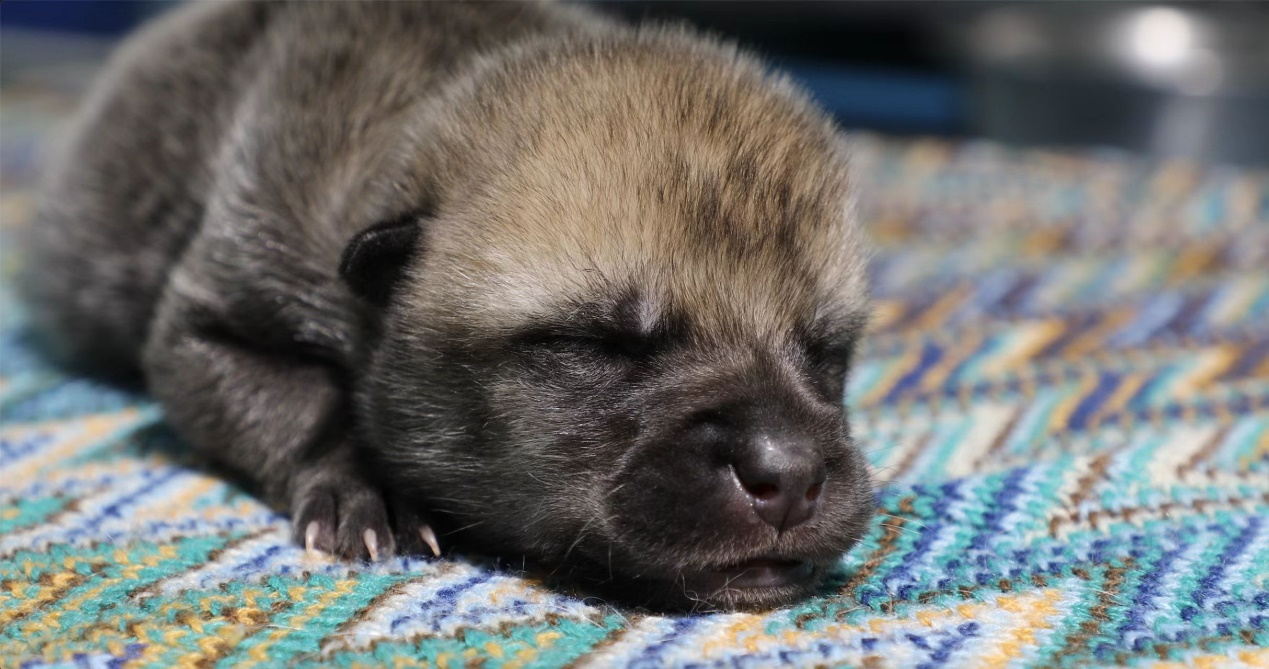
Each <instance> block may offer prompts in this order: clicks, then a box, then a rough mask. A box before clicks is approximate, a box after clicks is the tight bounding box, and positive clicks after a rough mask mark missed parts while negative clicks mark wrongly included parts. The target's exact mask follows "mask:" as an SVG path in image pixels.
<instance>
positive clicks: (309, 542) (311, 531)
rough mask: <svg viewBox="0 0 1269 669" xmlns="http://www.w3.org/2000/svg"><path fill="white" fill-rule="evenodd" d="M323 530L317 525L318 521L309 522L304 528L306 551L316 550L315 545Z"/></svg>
mask: <svg viewBox="0 0 1269 669" xmlns="http://www.w3.org/2000/svg"><path fill="white" fill-rule="evenodd" d="M321 529H322V528H321V526H320V525H318V524H317V521H316V520H310V521H308V525H305V526H304V550H306V551H313V550H316V548H314V546H313V544H315V543H317V533H318V532H320V531H321Z"/></svg>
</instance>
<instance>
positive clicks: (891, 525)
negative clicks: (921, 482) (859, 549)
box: [837, 495, 916, 617]
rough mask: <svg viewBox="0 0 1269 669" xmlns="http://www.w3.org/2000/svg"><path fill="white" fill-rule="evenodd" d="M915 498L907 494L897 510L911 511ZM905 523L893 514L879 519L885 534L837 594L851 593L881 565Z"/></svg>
mask: <svg viewBox="0 0 1269 669" xmlns="http://www.w3.org/2000/svg"><path fill="white" fill-rule="evenodd" d="M915 499H916V497H915V496H914V495H909V496H907V497H904V498H903V499H901V500H899V510H900V511H902V512H904V513H913V512H914V508H913V506H912V502H913V501H914V500H915ZM905 523H906V520H905V519H903V518H896V517H894V516H886V517H885V519H884V520H882V521H881V526H882V527H883V528H885V534H883V535H882V537H881V540H880V541H878V542H877V548H876V549H875V550H873V552H872V553H871V554H870V555H869V556H868V559H867V560H864V563H863V564H862V565H860V567H859V569H858V571H856V572H855V573H854V574H853V575H851V577H850V580H848V581H847V582H846V584H845V585H843V586H842V587H841V588H838V590H837V592H838V594H842V595H848V596H849V595H851V593H853V592H854V591H855V588H858V587H859V585H860V584H861V583H863V582H864V581H866V580H867V579H868V577H869V576H871V575H872V573H873V572H874V571H876V569H877V567H878V566H880V565H881V562H882V561H883V560H885V559H886V556H887V555H890V554H891V553H893V552H894V551H895V548H896V544H897V543H898V541H899V536H900V535H901V534H902V533H903V532H902V530H903V526H904V524H905ZM848 611H849V609H844V610H843V611H842V612H841V614H839V617H840V616H841V615H844V614H845V613H846V612H848Z"/></svg>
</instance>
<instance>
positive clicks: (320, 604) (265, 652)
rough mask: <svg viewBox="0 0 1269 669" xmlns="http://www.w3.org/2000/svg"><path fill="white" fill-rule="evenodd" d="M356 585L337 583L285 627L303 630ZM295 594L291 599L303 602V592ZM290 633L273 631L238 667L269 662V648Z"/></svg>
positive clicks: (355, 583)
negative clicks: (306, 624)
mask: <svg viewBox="0 0 1269 669" xmlns="http://www.w3.org/2000/svg"><path fill="white" fill-rule="evenodd" d="M356 585H357V581H356V580H343V581H339V582H338V583H337V584H336V585H335V588H334V589H333V590H328V591H327V592H325V593H324V594H322V595H321V596H320V597H318V598H317V601H316V602H314V603H313V604H312V605H310V606H309V607H308V608H307V609H305V610H304V612H303V613H301V614H299V615H296V616H293V617H291V618H290V619H289V621H288V624H287V627H295V628H300V629H303V627H304V623H306V622H308V621H309V620H311V619H312V618H314V617H316V616H317V614H319V613H321V611H322V610H323V609H325V608H327V607H328V606H330V605H331V604H332V603H333V602H335V601H336V600H338V599H340V598H341V597H344V596H345V595H347V594H348V593H350V592H352V591H353V588H354V587H356ZM296 594H299V595H300V596H299V597H293V598H292V599H293V600H294V601H303V599H304V597H303V592H300V593H296ZM291 632H292V630H290V629H275V630H273V632H271V633H270V634H269V636H268V637H267V638H266V639H265V640H264V641H263V642H261V643H260V644H258V645H257V646H256V647H254V648H252V649H251V650H250V651H248V652H247V655H248V657H249V658H250V659H249V660H248V661H246V662H244V663H242V664H239V666H244V667H250V666H255V665H258V664H261V663H264V662H268V661H269V647H270V646H272V645H273V644H275V643H277V642H278V641H280V640H282V638H284V637H286V636H287V635H288V634H290V633H291Z"/></svg>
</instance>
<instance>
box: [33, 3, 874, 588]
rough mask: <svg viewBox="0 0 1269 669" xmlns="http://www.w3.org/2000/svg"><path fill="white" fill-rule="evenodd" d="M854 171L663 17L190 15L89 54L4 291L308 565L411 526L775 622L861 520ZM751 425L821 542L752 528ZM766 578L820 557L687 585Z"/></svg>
mask: <svg viewBox="0 0 1269 669" xmlns="http://www.w3.org/2000/svg"><path fill="white" fill-rule="evenodd" d="M315 36H321V39H315ZM849 184H850V179H849V175H848V173H847V160H846V156H845V153H844V149H843V145H842V142H841V139H840V137H839V134H838V132H837V131H836V129H835V128H834V127H833V125H832V123H831V122H830V120H829V119H828V118H826V117H825V116H824V115H823V114H822V113H821V112H819V111H818V110H816V109H815V108H814V107H813V106H812V105H810V104H809V103H808V101H807V100H806V98H805V96H804V95H803V94H801V93H800V92H798V91H797V90H795V89H794V88H792V87H791V86H789V85H788V84H786V83H785V82H783V81H782V80H780V79H778V78H774V77H772V76H770V75H769V74H768V73H766V72H765V71H764V70H763V68H762V67H761V66H760V65H759V64H758V63H756V62H755V61H754V60H752V59H751V58H749V57H747V56H744V55H743V54H740V53H738V52H737V51H736V50H735V49H734V48H733V47H731V46H728V45H724V44H720V43H718V42H716V41H714V40H711V39H706V38H702V37H700V36H698V35H695V34H693V33H691V32H689V31H686V30H682V29H668V28H631V27H625V26H617V25H612V24H609V23H607V22H606V21H604V20H601V19H598V18H596V17H593V16H590V15H588V14H584V13H582V12H580V11H578V10H576V9H570V8H563V7H556V6H550V5H538V4H491V5H483V4H480V5H477V4H457V3H443V4H435V5H433V4H415V3H367V4H360V3H358V4H344V3H295V4H288V3H280V2H278V3H263V4H250V3H228V4H225V3H210V4H207V5H196V6H194V7H192V8H189V9H185V10H181V11H179V12H177V13H175V14H173V15H172V16H169V17H166V18H165V19H163V20H161V21H159V22H157V23H156V24H154V25H152V26H150V27H148V28H147V29H145V30H144V31H143V32H141V33H140V34H138V35H137V36H135V37H134V38H133V39H132V40H131V41H130V42H129V43H127V44H126V45H125V46H124V47H123V48H122V49H121V51H120V52H119V53H118V54H117V56H116V57H115V58H114V59H113V61H112V63H111V65H110V67H109V68H108V69H107V72H106V74H105V75H103V77H102V79H101V81H100V83H99V85H98V86H97V87H96V89H95V92H94V94H93V95H92V96H91V98H90V99H89V101H88V102H87V103H86V105H85V108H84V111H83V113H82V115H81V117H80V121H79V123H78V125H77V126H76V128H75V129H74V131H73V133H72V134H71V135H70V137H69V140H68V142H67V144H66V146H65V147H63V149H62V151H61V152H60V155H59V156H58V157H57V159H56V160H55V161H54V162H53V164H52V167H51V169H50V171H49V173H48V175H47V179H46V180H45V186H44V189H43V197H42V199H41V201H40V206H39V211H38V220H37V224H36V225H35V226H33V235H32V237H31V239H30V246H31V262H30V267H31V272H30V273H29V274H28V276H27V278H26V280H25V281H24V286H25V288H26V292H27V293H28V296H29V297H30V301H31V303H32V305H33V309H34V311H35V315H36V322H37V323H38V325H39V326H40V328H41V329H42V330H43V332H44V333H45V335H46V337H47V339H48V340H49V342H50V345H51V348H52V349H53V350H54V351H55V352H57V353H58V354H60V355H61V356H62V357H64V358H66V359H68V360H70V361H72V362H78V363H80V364H85V365H89V366H93V367H95V368H96V369H98V370H100V371H103V372H106V373H109V374H112V375H115V376H125V377H126V376H139V377H140V378H142V379H143V380H144V382H145V383H146V385H147V387H148V388H149V389H150V390H151V391H152V392H153V393H154V394H155V395H156V397H158V398H159V400H160V401H161V402H162V403H163V406H164V407H165V410H166V412H167V414H168V417H169V420H170V422H171V423H172V425H173V426H174V427H175V429H176V430H177V431H178V432H179V433H180V434H181V435H182V436H183V437H184V438H185V439H186V440H187V441H188V442H189V443H190V444H191V446H192V447H194V448H196V449H198V450H200V451H202V452H204V453H206V454H208V455H210V456H211V457H213V458H215V459H216V460H218V461H219V462H221V463H223V464H225V465H228V466H230V467H233V468H235V469H237V470H238V471H240V472H242V473H243V474H244V475H245V476H246V477H247V478H248V479H250V480H251V481H253V482H254V483H256V484H258V485H259V488H260V492H261V494H262V495H263V496H265V498H266V499H268V500H270V501H271V502H272V503H273V504H275V505H276V506H277V507H278V508H279V509H282V510H285V511H288V512H290V513H291V514H292V515H293V516H294V518H295V526H296V535H297V539H299V540H301V541H306V542H308V543H309V544H311V545H313V546H315V547H317V548H322V549H325V550H329V551H332V552H335V553H338V554H340V555H344V556H347V557H374V556H375V555H382V554H385V553H389V552H392V551H394V550H397V551H425V550H426V547H425V546H424V544H423V543H422V542H421V540H420V537H421V536H422V535H420V530H421V529H422V528H424V527H427V526H430V527H434V528H436V529H437V530H439V531H440V532H441V534H442V539H443V541H445V542H446V543H448V542H450V541H457V542H460V543H464V544H466V545H470V546H473V547H478V548H481V549H485V550H490V551H496V552H498V553H499V554H502V555H508V554H511V553H517V554H519V553H522V554H525V555H527V556H529V557H531V558H533V559H535V560H537V561H540V562H542V563H545V564H548V565H554V566H556V568H558V567H560V566H564V565H567V566H569V571H570V572H574V571H575V572H576V574H577V575H578V577H579V578H582V579H587V580H590V581H592V582H594V583H596V584H599V585H601V586H602V587H604V588H605V589H609V590H611V591H613V592H615V593H618V594H624V595H625V596H627V597H631V598H633V597H635V595H634V594H633V593H638V595H637V596H638V598H639V599H640V600H641V601H647V602H650V603H654V604H658V605H685V604H688V603H692V602H706V603H708V604H714V605H724V606H733V605H738V606H761V605H770V604H777V603H781V602H785V601H788V600H789V599H791V598H793V597H796V596H800V595H803V594H806V593H808V592H810V591H811V590H812V589H813V588H814V587H815V584H816V583H817V582H818V580H819V578H820V577H821V576H822V574H823V571H824V568H825V567H826V566H827V565H829V564H830V563H832V562H833V561H834V560H835V559H836V558H837V556H838V555H840V553H841V552H842V551H844V550H846V549H848V548H849V547H850V545H851V544H852V543H853V542H854V541H855V540H856V539H857V538H858V536H859V535H860V533H861V531H862V528H863V526H864V524H865V523H866V521H867V518H868V515H869V512H870V509H871V500H870V492H869V486H868V481H867V474H866V469H865V467H864V464H863V462H862V459H861V458H860V456H859V454H858V451H857V449H855V448H854V446H853V444H852V442H851V439H850V435H849V429H848V423H847V420H846V416H845V414H844V410H843V409H842V406H841V401H840V400H841V393H842V380H843V377H844V375H845V372H846V365H847V363H848V360H849V357H850V354H851V352H852V350H853V347H854V345H855V342H856V340H857V338H858V337H859V336H860V334H861V330H862V326H863V323H864V320H865V318H866V314H867V300H866V287H865V285H864V264H865V258H864V254H863V242H862V240H861V239H860V236H859V233H858V230H857V227H856V225H855V222H854V220H853V217H852V211H851V196H850V191H849ZM757 432H761V433H762V434H781V435H788V434H796V435H798V438H799V439H804V440H806V441H807V442H808V443H813V444H814V447H815V448H816V449H817V452H818V453H820V454H821V456H822V458H823V460H824V462H825V466H826V467H827V472H828V479H827V481H826V483H825V484H824V488H823V493H822V497H821V498H820V500H819V506H818V511H817V513H816V514H815V515H814V517H813V518H811V520H809V521H807V522H805V523H803V524H801V525H799V526H797V527H793V528H790V529H787V530H784V531H777V530H776V529H774V528H772V527H770V526H767V525H763V524H761V523H757V524H753V523H746V522H745V521H744V518H745V514H748V513H750V512H749V511H747V510H746V509H745V508H738V507H737V504H739V502H737V501H736V498H735V495H734V490H730V489H729V488H728V487H727V485H725V484H723V483H720V480H721V479H719V476H720V475H719V474H718V471H719V468H720V467H721V466H722V465H720V463H721V462H723V461H725V460H726V459H727V458H729V457H732V456H730V455H728V453H729V451H728V448H730V446H729V444H732V443H734V442H739V441H743V440H745V439H747V438H748V436H749V435H752V434H755V433H757ZM720 458H721V460H720ZM742 506H743V505H742ZM737 519H740V520H737ZM367 530H369V531H370V532H371V534H368V533H367ZM760 556H761V557H766V558H773V559H790V560H792V559H796V560H806V561H808V562H810V563H811V564H812V565H813V569H812V570H811V573H810V574H809V575H807V576H806V577H805V578H801V579H799V580H798V581H797V582H796V583H785V584H781V585H779V586H778V587H766V588H740V589H737V588H728V587H714V586H712V585H708V584H706V585H700V586H698V585H696V581H695V580H694V574H698V573H704V572H708V571H709V570H717V569H721V568H724V567H727V566H732V565H736V564H738V563H741V562H743V561H745V560H749V559H752V558H755V557H760ZM702 583H705V582H704V581H703V582H702Z"/></svg>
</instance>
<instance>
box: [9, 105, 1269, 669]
mask: <svg viewBox="0 0 1269 669" xmlns="http://www.w3.org/2000/svg"><path fill="white" fill-rule="evenodd" d="M69 102H70V100H69V99H68V97H67V96H66V95H64V94H56V93H51V92H48V91H39V90H35V91H32V90H27V91H25V92H23V91H14V90H8V91H6V92H5V97H4V98H3V101H2V107H0V113H2V115H3V144H2V145H0V159H2V163H0V165H2V166H3V175H4V179H3V191H2V199H0V206H2V210H0V211H2V212H3V223H4V231H5V232H6V233H12V231H13V229H14V228H16V227H18V226H21V225H24V224H26V222H27V221H28V220H29V219H30V214H31V200H30V195H29V188H30V183H31V180H32V178H33V176H34V170H33V168H32V159H31V156H32V147H33V146H34V145H35V143H36V142H37V141H38V140H39V138H40V137H42V136H46V135H47V134H48V133H49V129H50V128H52V127H56V126H55V125H52V124H53V123H54V122H55V121H56V120H57V119H58V118H59V117H60V116H62V115H63V114H64V112H65V111H66V110H67V109H68V107H69ZM854 145H855V150H856V157H855V161H854V170H855V176H856V179H857V180H858V181H859V186H860V193H861V197H862V201H861V203H860V205H861V212H862V214H863V215H864V216H865V218H866V221H867V224H868V226H869V228H870V230H871V232H872V234H873V236H874V238H875V240H876V243H877V245H878V247H879V253H878V256H877V261H876V265H875V268H874V273H873V274H874V277H873V278H874V283H875V291H876V295H877V298H878V310H877V314H876V318H875V320H874V322H873V328H872V333H871V336H870V338H869V340H868V344H867V345H866V346H865V347H864V349H863V351H862V360H861V361H860V362H859V364H858V365H857V367H856V369H855V371H854V373H853V375H852V377H851V380H850V384H849V399H848V401H849V403H850V404H851V406H852V410H853V416H854V421H855V423H854V424H855V429H856V432H857V435H858V436H859V438H860V440H861V442H862V443H863V444H864V449H865V450H866V451H867V453H868V455H869V458H870V460H871V461H872V463H873V464H874V466H875V467H876V470H877V478H878V481H879V482H880V485H879V489H878V493H877V505H878V515H877V517H876V520H875V521H874V523H873V525H872V527H871V530H870V531H869V533H868V534H867V536H866V538H865V539H864V540H863V542H862V544H861V545H859V546H858V547H857V548H856V549H855V550H854V551H852V552H851V553H850V554H848V555H846V556H844V557H843V558H842V560H841V563H840V566H839V568H838V569H837V571H836V573H835V575H834V577H833V579H832V581H831V583H830V584H829V585H828V587H826V588H825V589H824V591H823V592H822V593H821V594H820V595H819V596H817V597H815V598H813V599H810V600H807V601H804V602H801V603H798V604H796V605H794V606H791V607H788V608H784V609H779V610H775V611H769V612H766V613H724V614H698V615H655V614H650V613H647V612H640V611H633V610H626V609H623V608H621V607H616V606H612V605H610V604H609V603H605V602H601V601H595V600H578V599H573V598H570V597H569V596H567V595H565V594H562V593H560V592H558V591H554V590H551V589H548V588H546V587H544V586H543V585H541V584H540V583H539V582H537V581H535V580H534V579H533V577H531V576H529V575H526V574H522V573H518V572H517V571H516V570H498V569H494V568H491V567H489V566H488V565H486V564H483V563H481V562H479V561H478V560H474V559H455V558H451V559H445V560H441V561H437V562H427V561H422V560H417V559H405V558H398V559H393V560H389V561H386V562H381V563H376V564H346V563H340V562H336V561H333V560H331V559H327V558H324V557H321V556H318V555H311V554H306V553H305V552H304V551H303V550H302V549H300V548H298V547H297V546H294V545H292V543H291V541H290V538H289V534H290V533H289V529H288V523H287V520H286V519H285V518H283V517H281V516H279V515H277V514H275V513H273V512H271V511H270V510H268V509H267V508H266V507H265V506H263V505H262V504H261V503H259V502H258V501H257V500H255V499H253V498H252V497H250V496H249V495H247V494H246V493H244V492H242V491H241V490H239V489H238V488H236V487H235V486H234V485H233V484H231V483H228V482H226V481H224V480H223V479H221V478H218V477H217V476H215V475H214V474H213V473H210V472H209V470H208V469H207V468H205V467H204V466H203V465H202V464H200V463H199V462H197V461H194V460H192V459H191V458H190V456H189V455H188V454H187V453H186V452H185V451H184V450H183V449H182V448H181V446H180V443H179V442H178V440H177V439H176V438H175V437H173V436H172V434H171V433H170V431H169V430H168V429H166V428H165V426H164V422H163V415H162V413H161V412H160V410H159V409H158V408H157V407H156V406H155V405H154V404H153V403H152V402H151V401H150V400H148V399H147V398H146V397H144V396H139V395H135V394H129V393H127V392H124V391H121V390H119V389H116V388H112V387H108V386H104V385H100V384H97V383H94V382H90V381H88V380H85V379H82V378H76V377H75V376H70V375H67V374H66V373H64V372H61V371H58V370H57V369H55V368H53V367H51V366H50V365H49V364H47V363H46V362H45V361H43V360H41V359H40V358H39V357H38V356H37V354H36V353H35V352H34V350H33V347H32V346H31V341H30V337H31V335H30V334H29V333H28V332H27V331H26V330H25V329H24V327H23V322H22V314H21V308H20V306H19V305H17V304H16V302H14V300H13V298H12V296H11V295H10V294H9V293H8V292H7V289H6V291H5V292H4V294H3V297H2V298H0V299H3V304H2V305H0V308H2V309H3V318H4V321H3V328H2V331H0V665H2V666H4V667H53V666H59V667H61V666H91V667H106V666H110V667H117V666H126V667H177V666H181V667H185V666H190V667H192V666H200V667H210V666H216V667H249V666H286V665H295V666H300V665H312V666H329V667H349V666H382V665H388V666H438V667H456V666H471V665H475V666H488V667H520V666H535V667H555V666H564V665H570V666H590V667H606V666H640V667H650V666H663V665H680V666H688V665H690V666H697V667H705V666H737V667H761V666H771V665H776V664H781V663H783V664H794V665H816V666H860V667H887V666H893V667H909V666H919V667H939V666H948V667H951V666H960V667H995V666H1021V667H1033V666H1036V667H1038V666H1046V667H1047V666H1054V667H1065V666H1081V667H1082V666H1089V665H1097V666H1105V665H1132V666H1177V665H1188V666H1200V667H1235V666H1259V667H1265V666H1269V650H1266V648H1265V647H1266V646H1269V175H1266V174H1264V173H1250V172H1245V171H1236V170H1232V169H1204V168H1196V167H1193V166H1187V165H1183V164H1145V163H1142V162H1138V161H1135V160H1133V159H1130V158H1126V157H1124V156H1121V155H1117V154H1110V153H1080V154H1055V153H1040V152H1026V151H1016V150H1010V149H1005V148H1002V147H999V146H996V145H992V144H987V143H974V142H971V143H948V142H942V141H909V140H895V139H887V138H882V137H876V136H870V135H859V136H856V137H855V138H854ZM22 261H23V258H22V255H21V252H20V250H17V249H14V248H12V244H11V243H10V244H5V246H4V263H5V264H4V267H5V272H6V274H7V275H9V276H11V275H12V273H13V270H14V268H15V267H16V266H17V265H18V264H19V263H21V262H22Z"/></svg>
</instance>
